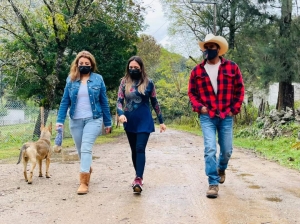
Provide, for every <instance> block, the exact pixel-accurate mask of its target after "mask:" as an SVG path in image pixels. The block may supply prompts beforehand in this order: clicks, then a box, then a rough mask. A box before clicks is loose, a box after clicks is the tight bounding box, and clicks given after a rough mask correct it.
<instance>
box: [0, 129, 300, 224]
mask: <svg viewBox="0 0 300 224" xmlns="http://www.w3.org/2000/svg"><path fill="white" fill-rule="evenodd" d="M93 155H94V159H93V164H92V166H93V168H94V172H93V174H92V177H91V184H90V192H89V194H87V195H77V194H76V190H77V188H78V182H79V181H78V179H79V178H78V177H79V175H78V172H79V162H78V160H77V155H76V154H75V149H74V148H72V149H70V148H69V149H64V152H63V153H62V154H54V158H53V162H52V163H51V165H50V173H51V176H52V177H51V178H50V179H46V178H45V177H43V178H39V177H37V175H38V169H37V168H36V170H35V173H34V179H33V184H32V185H28V184H27V183H26V182H25V181H24V179H23V173H22V172H23V171H22V164H19V165H16V161H17V159H16V160H15V161H11V162H7V161H2V162H0V170H1V175H0V224H11V223H16V224H18V223H22V224H35V223H59V224H77V223H91V224H98V223H100V224H106V223H109V224H114V223H120V224H122V223H132V224H136V223H142V224H143V223H151V224H152V223H153V224H161V223H162V224H169V223H172V224H173V223H176V224H179V223H182V224H186V223H188V224H194V223H195V224H198V223H200V224H202V223H203V224H223V223H224V224H243V223H245V224H262V223H264V224H267V223H268V224H287V223H293V224H294V223H300V173H299V172H297V171H294V170H290V169H286V168H283V167H281V166H279V165H278V164H276V163H274V162H270V161H266V160H264V159H261V158H259V157H257V156H256V155H255V154H254V153H252V152H250V151H247V150H240V149H234V152H233V156H232V159H231V160H230V164H229V167H228V170H227V173H226V174H227V177H226V181H225V183H224V184H223V185H220V191H219V197H218V198H217V199H208V198H206V196H205V193H206V190H207V188H208V184H207V178H206V176H205V172H204V162H203V140H202V138H201V137H199V136H195V135H192V134H188V133H184V132H179V131H175V130H167V132H165V133H162V134H160V133H158V132H156V133H153V134H152V135H151V137H150V140H149V144H148V148H147V154H146V156H147V162H146V169H145V175H144V190H143V192H142V194H141V195H135V194H133V193H132V189H131V187H130V184H131V182H132V180H133V177H134V172H133V167H132V165H131V159H130V149H129V145H128V143H127V139H126V137H125V135H123V136H121V137H119V138H118V139H116V141H115V142H114V143H109V144H105V145H97V146H96V147H95V148H94V154H93ZM43 165H44V163H43Z"/></svg>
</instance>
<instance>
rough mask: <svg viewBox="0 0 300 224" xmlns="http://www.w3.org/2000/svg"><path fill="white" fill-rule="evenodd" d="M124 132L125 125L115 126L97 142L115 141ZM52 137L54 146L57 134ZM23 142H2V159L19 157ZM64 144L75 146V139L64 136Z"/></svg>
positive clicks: (0, 156)
mask: <svg viewBox="0 0 300 224" xmlns="http://www.w3.org/2000/svg"><path fill="white" fill-rule="evenodd" d="M124 133H125V132H124V129H123V127H120V128H114V129H113V131H112V133H111V134H108V135H101V136H99V137H98V138H97V139H96V142H95V144H104V143H108V142H112V141H115V140H116V138H117V137H118V136H120V135H122V134H124ZM52 137H53V138H52V141H51V144H52V146H53V145H54V138H55V135H54V136H52ZM24 142H26V141H24ZM22 144H23V143H19V142H17V143H5V144H2V145H1V148H0V160H3V159H8V158H13V157H18V156H19V153H20V150H19V149H20V148H21V147H22ZM62 146H63V148H68V147H75V145H74V141H73V139H72V138H64V140H63V144H62Z"/></svg>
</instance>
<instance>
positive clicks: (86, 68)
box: [78, 66, 92, 74]
mask: <svg viewBox="0 0 300 224" xmlns="http://www.w3.org/2000/svg"><path fill="white" fill-rule="evenodd" d="M78 68H79V72H80V74H88V73H90V72H91V69H92V68H91V66H79V67H78Z"/></svg>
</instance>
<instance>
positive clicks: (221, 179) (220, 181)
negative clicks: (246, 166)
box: [218, 169, 226, 184]
mask: <svg viewBox="0 0 300 224" xmlns="http://www.w3.org/2000/svg"><path fill="white" fill-rule="evenodd" d="M218 175H219V177H220V180H219V183H220V184H223V183H224V182H225V176H226V175H225V170H220V169H218Z"/></svg>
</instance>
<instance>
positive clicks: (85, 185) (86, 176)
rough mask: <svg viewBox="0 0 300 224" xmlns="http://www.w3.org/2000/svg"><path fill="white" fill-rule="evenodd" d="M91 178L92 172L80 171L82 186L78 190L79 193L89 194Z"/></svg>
mask: <svg viewBox="0 0 300 224" xmlns="http://www.w3.org/2000/svg"><path fill="white" fill-rule="evenodd" d="M89 179H90V173H80V186H79V188H78V190H77V194H87V193H88V191H89V186H88V182H87V181H88V180H89Z"/></svg>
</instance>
